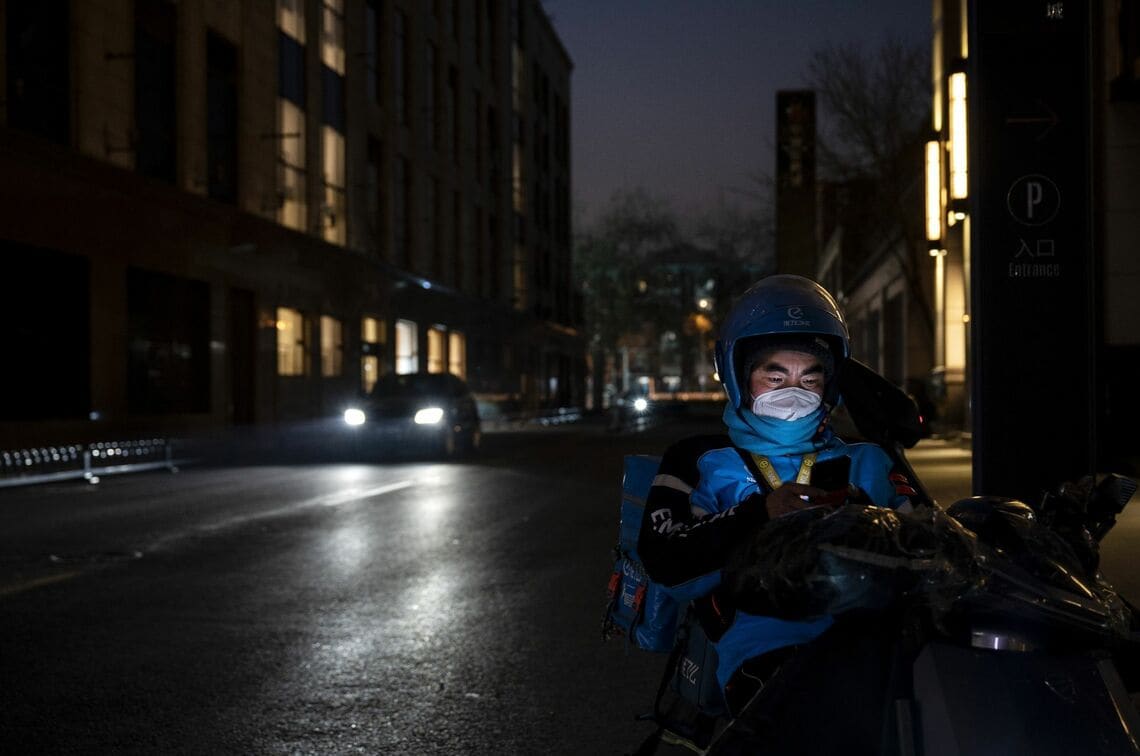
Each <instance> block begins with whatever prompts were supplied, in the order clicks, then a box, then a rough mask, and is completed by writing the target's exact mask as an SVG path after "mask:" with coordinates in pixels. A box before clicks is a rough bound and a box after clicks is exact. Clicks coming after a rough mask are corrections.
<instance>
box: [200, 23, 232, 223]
mask: <svg viewBox="0 0 1140 756" xmlns="http://www.w3.org/2000/svg"><path fill="white" fill-rule="evenodd" d="M237 126H238V60H237V48H236V47H234V45H232V44H231V43H230V42H228V41H226V40H225V39H224V38H223V37H221V36H219V35H218V34H215V33H214V32H209V33H208V34H207V37H206V160H207V166H208V171H209V174H208V176H207V192H208V194H209V195H210V196H211V197H212V198H214V199H216V200H220V201H222V202H231V203H232V202H236V201H237V187H238V140H237V130H238V129H237Z"/></svg>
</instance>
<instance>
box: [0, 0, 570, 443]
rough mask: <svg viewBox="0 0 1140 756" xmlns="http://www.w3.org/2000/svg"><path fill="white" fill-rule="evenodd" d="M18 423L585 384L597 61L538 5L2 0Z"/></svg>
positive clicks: (548, 401)
mask: <svg viewBox="0 0 1140 756" xmlns="http://www.w3.org/2000/svg"><path fill="white" fill-rule="evenodd" d="M0 24H2V25H3V28H2V29H0V67H2V68H0V87H2V89H0V249H2V251H3V260H4V269H5V274H4V275H3V277H2V279H0V312H3V314H4V316H5V320H7V321H8V322H10V323H13V324H14V326H13V333H14V338H13V339H12V340H10V341H9V342H8V345H7V347H6V350H5V352H6V357H7V359H6V362H7V365H8V368H9V369H8V370H5V371H3V372H4V373H5V376H4V378H3V379H0V428H2V429H3V430H2V431H0V443H2V444H4V445H11V444H18V443H24V442H28V443H42V442H51V441H56V440H61V439H62V440H71V439H75V440H85V439H88V438H94V437H99V436H106V435H108V434H119V433H136V432H163V433H177V432H181V431H193V430H200V429H213V428H218V427H224V426H228V425H241V424H267V423H283V422H289V421H293V420H303V419H308V418H314V417H321V416H324V415H327V414H329V413H333V412H335V411H336V409H337V408H338V406H340V405H341V404H342V403H343V402H345V401H347V400H348V399H349V398H351V397H353V396H355V395H357V394H358V393H359V392H360V391H364V390H367V389H368V388H369V387H370V386H371V385H372V383H374V382H375V381H376V379H377V378H378V377H379V376H380V375H382V374H384V373H385V372H388V371H398V372H415V371H432V372H442V371H451V372H454V373H457V374H459V375H461V376H463V377H464V378H466V379H467V380H468V382H469V383H470V384H471V386H472V388H473V389H474V390H475V392H476V393H477V395H479V396H480V397H482V398H483V399H484V400H485V401H486V402H488V404H487V406H492V405H493V404H496V403H498V404H509V405H511V406H513V407H517V408H519V409H520V410H523V411H526V410H529V411H539V410H541V409H542V408H543V407H556V406H567V405H575V404H579V403H580V402H581V401H582V399H583V386H584V356H583V355H584V349H583V345H582V340H581V337H580V335H579V332H578V327H577V326H578V321H579V314H578V312H577V310H576V305H575V300H574V298H573V295H572V289H571V282H570V208H569V202H570V200H569V197H570V154H569V152H570V147H569V145H570V134H569V123H570V114H569V108H570V75H571V69H572V64H571V61H570V58H569V56H568V54H567V53H566V51H565V49H564V48H563V46H562V45H561V43H560V41H559V40H558V37H557V35H556V34H555V33H554V31H553V29H552V27H551V25H550V23H549V20H548V19H547V17H546V16H545V14H544V13H543V11H542V9H541V6H540V5H539V3H538V2H536V1H535V0H475V1H474V2H461V1H460V0H434V1H433V2H415V1H412V0H408V1H406V2H401V1H400V0H276V1H273V0H261V1H257V0H241V1H240V2H237V1H235V2H226V3H221V2H212V1H210V0H180V2H171V1H170V0H133V1H132V0H92V1H91V2H78V0H45V2H37V3H25V2H17V1H16V0H0Z"/></svg>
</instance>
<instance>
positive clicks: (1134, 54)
mask: <svg viewBox="0 0 1140 756" xmlns="http://www.w3.org/2000/svg"><path fill="white" fill-rule="evenodd" d="M1118 7H1119V16H1118V17H1117V23H1118V27H1119V28H1118V32H1119V34H1118V39H1119V43H1120V48H1119V49H1120V58H1119V61H1120V62H1119V70H1118V71H1117V75H1116V77H1115V78H1114V79H1113V80H1112V82H1111V97H1112V99H1114V100H1132V101H1137V100H1140V0H1120V2H1119V6H1118Z"/></svg>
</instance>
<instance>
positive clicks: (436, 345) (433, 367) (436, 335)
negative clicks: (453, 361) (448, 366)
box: [427, 326, 447, 373]
mask: <svg viewBox="0 0 1140 756" xmlns="http://www.w3.org/2000/svg"><path fill="white" fill-rule="evenodd" d="M446 335H447V334H446V332H445V331H444V329H443V328H441V327H440V326H432V327H431V328H430V329H429V330H428V343H427V347H428V360H427V369H428V372H429V373H442V372H443V356H444V355H443V346H444V337H445V336H446Z"/></svg>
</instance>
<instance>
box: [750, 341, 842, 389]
mask: <svg viewBox="0 0 1140 756" xmlns="http://www.w3.org/2000/svg"><path fill="white" fill-rule="evenodd" d="M793 386H795V387H796V388H802V389H807V390H808V391H811V392H812V393H813V394H818V395H819V396H821V397H822V396H823V363H821V362H820V361H819V359H818V358H816V357H813V356H812V355H810V354H807V353H806V352H794V351H791V350H781V351H779V352H772V353H771V354H769V355H765V357H764V359H763V360H761V361H760V362H759V363H758V364H757V365H756V367H755V368H754V369H753V370H752V375H750V376H749V377H748V388H749V390H750V391H751V392H752V398H753V399H755V398H756V397H758V396H760V395H761V394H767V393H768V392H769V391H775V390H776V389H782V388H791V387H793Z"/></svg>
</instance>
